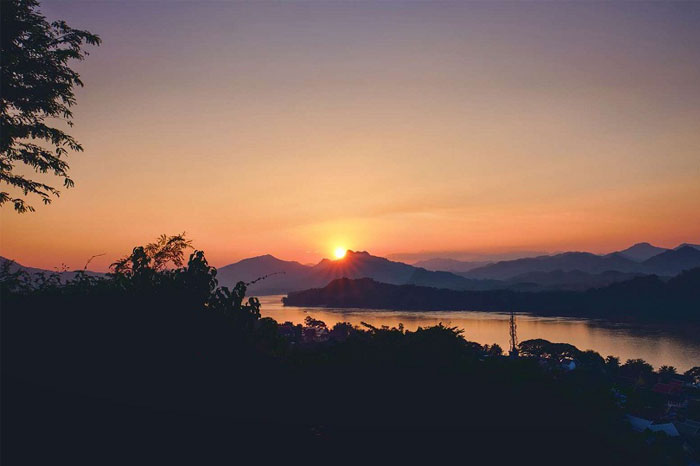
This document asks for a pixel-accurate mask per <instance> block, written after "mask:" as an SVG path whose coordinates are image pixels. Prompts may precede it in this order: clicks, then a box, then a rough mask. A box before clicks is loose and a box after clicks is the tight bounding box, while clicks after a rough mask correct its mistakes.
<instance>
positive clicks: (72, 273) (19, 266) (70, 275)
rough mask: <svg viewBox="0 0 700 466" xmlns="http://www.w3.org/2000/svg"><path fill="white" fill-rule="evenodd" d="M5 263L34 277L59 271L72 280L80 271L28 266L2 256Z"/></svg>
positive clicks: (92, 272)
mask: <svg viewBox="0 0 700 466" xmlns="http://www.w3.org/2000/svg"><path fill="white" fill-rule="evenodd" d="M4 263H9V264H10V266H9V271H10V272H16V271H18V270H22V271H24V272H26V273H28V274H29V275H30V276H32V277H33V276H35V275H36V274H41V273H43V274H47V275H48V274H54V273H57V274H58V275H59V276H60V277H61V281H66V280H71V279H73V278H75V275H76V273H77V272H78V270H62V271H58V270H47V269H39V268H36V267H28V266H26V265H22V264H20V263H18V262H17V261H15V260H12V259H8V258H6V257H2V256H0V264H4ZM83 272H84V273H85V274H87V275H90V276H93V277H101V276H104V275H105V274H104V273H101V272H94V271H92V270H84V271H83Z"/></svg>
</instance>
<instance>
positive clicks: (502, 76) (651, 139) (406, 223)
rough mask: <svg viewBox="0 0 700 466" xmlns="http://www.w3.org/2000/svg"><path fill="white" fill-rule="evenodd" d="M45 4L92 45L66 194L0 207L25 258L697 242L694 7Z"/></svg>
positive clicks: (11, 240) (305, 255)
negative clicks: (162, 240) (170, 243)
mask: <svg viewBox="0 0 700 466" xmlns="http://www.w3.org/2000/svg"><path fill="white" fill-rule="evenodd" d="M42 11H43V12H44V14H46V15H47V16H48V17H49V19H65V20H66V21H67V22H68V24H69V25H71V26H73V27H76V28H85V29H88V30H90V31H91V32H94V33H97V34H99V35H100V36H101V37H102V39H103V41H104V42H103V45H102V46H101V47H98V48H93V49H91V55H90V56H89V57H88V59H87V60H86V61H85V62H83V63H80V64H78V65H77V69H78V71H79V72H80V73H81V75H82V79H83V81H84V82H85V88H83V89H79V90H78V92H77V100H78V104H77V106H76V107H75V127H74V128H73V130H72V131H73V134H74V135H75V136H76V138H77V139H78V140H79V141H80V142H81V143H82V144H83V146H84V147H85V152H84V153H81V154H72V155H71V156H70V158H69V162H70V165H71V175H72V178H73V179H74V180H75V182H76V187H75V188H73V189H70V190H63V193H62V196H61V197H60V198H59V199H56V200H55V201H54V202H53V203H52V204H51V205H49V206H42V205H40V203H39V201H38V199H32V201H34V202H33V203H34V204H35V206H36V207H37V211H36V212H35V213H30V214H23V215H18V214H15V213H14V212H13V211H12V210H11V208H10V207H4V208H3V211H2V226H1V234H2V238H1V239H2V243H1V245H0V255H2V256H4V257H9V258H13V259H15V260H17V261H19V262H20V263H22V264H24V265H29V266H34V267H44V268H53V267H55V266H59V265H60V264H61V263H65V264H66V265H67V266H68V267H70V268H74V267H82V266H83V264H84V263H85V261H86V260H87V259H88V258H89V257H90V256H92V255H94V254H100V253H105V256H102V257H99V258H97V259H95V261H94V263H93V264H91V268H94V269H96V270H106V268H107V266H108V265H109V263H111V262H113V261H114V259H115V258H117V257H118V256H121V255H124V254H126V253H128V252H129V251H130V249H131V248H132V247H133V246H135V245H137V244H143V243H145V242H148V241H150V240H152V239H154V238H155V237H156V236H157V235H159V234H161V233H168V234H174V233H179V232H182V231H186V232H187V234H188V236H189V237H190V238H192V239H193V240H194V245H195V246H196V247H197V248H198V249H203V250H204V251H205V252H206V254H207V257H208V258H209V261H210V263H212V264H213V265H215V266H221V265H225V264H227V263H230V262H233V261H236V260H240V259H242V258H245V257H249V256H253V255H260V254H265V253H270V254H273V255H275V256H277V257H280V258H282V259H288V260H298V261H301V262H304V263H306V262H316V261H317V260H319V259H320V258H322V257H331V255H332V254H333V251H334V249H335V248H336V247H338V246H343V247H347V248H351V249H360V250H367V251H369V252H371V253H373V254H376V255H383V256H388V255H392V257H397V258H400V257H402V255H406V254H409V253H418V252H420V253H423V254H425V255H426V256H438V257H439V256H445V255H446V254H451V255H453V256H455V257H466V255H467V253H468V252H504V251H512V250H537V251H562V250H589V251H592V252H609V251H612V250H615V249H618V248H624V247H627V246H629V245H631V244H633V243H635V242H639V241H650V242H652V243H654V244H657V245H659V246H666V247H670V246H675V245H677V244H678V243H681V242H700V27H698V25H699V24H700V3H697V2H685V3H677V4H676V3H670V2H663V3H653V4H645V3H639V2H626V3H619V4H611V3H600V4H598V3H588V2H586V3H585V4H582V3H578V4H577V3H552V2H547V3H492V2H489V3H466V2H465V3H459V4H449V3H413V2H411V3H398V2H381V3H365V2H353V3H342V4H341V3H337V2H329V3H321V2H311V1H309V2H275V3H264V2H250V3H234V2H224V1H217V2H210V3H205V2H175V1H169V2H165V1H163V2H156V1H139V2H136V1H130V2H127V1H119V2H117V1H113V2H88V1H84V2H71V1H43V2H42ZM52 182H57V183H59V181H58V180H55V179H54V180H52ZM406 257H407V256H406ZM93 265H94V267H93Z"/></svg>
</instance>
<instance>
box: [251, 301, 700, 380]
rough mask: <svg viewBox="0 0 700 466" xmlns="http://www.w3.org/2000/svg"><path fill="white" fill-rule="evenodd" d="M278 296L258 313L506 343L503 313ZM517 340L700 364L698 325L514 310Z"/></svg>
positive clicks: (681, 367) (300, 320) (296, 320)
mask: <svg viewBox="0 0 700 466" xmlns="http://www.w3.org/2000/svg"><path fill="white" fill-rule="evenodd" d="M281 300H282V296H262V297H261V298H260V302H261V304H262V310H261V312H262V315H263V317H271V318H273V319H275V320H276V321H278V322H280V323H282V322H286V321H290V322H293V323H295V324H299V323H303V321H304V319H305V318H306V316H312V317H313V318H314V319H319V320H322V321H324V322H325V323H326V324H327V325H328V326H329V327H332V326H333V325H334V324H336V323H337V322H350V323H351V324H353V325H360V323H361V322H366V323H368V324H371V325H374V326H376V327H379V326H382V325H387V326H390V327H395V326H398V325H399V323H402V324H403V325H404V327H405V328H406V329H407V330H415V329H416V328H418V327H428V326H431V325H437V324H439V323H440V322H442V323H443V324H444V325H448V326H456V327H459V328H461V329H463V330H464V336H465V338H466V339H467V340H471V341H475V342H477V343H481V344H493V343H498V344H499V345H500V346H501V347H502V348H503V349H504V350H507V348H508V318H509V316H508V315H507V314H503V313H494V312H478V311H443V312H441V311H437V312H436V311H388V310H369V309H332V308H313V307H284V306H283V305H282V301H281ZM517 325H518V339H519V340H520V341H524V340H529V339H532V338H544V339H545V340H549V341H552V342H564V343H570V344H572V345H574V346H576V347H577V348H579V349H581V350H587V349H592V350H594V351H597V352H598V353H600V354H601V355H602V356H603V357H605V356H607V355H613V356H618V357H619V358H620V359H621V360H622V361H623V362H624V361H625V360H627V359H633V358H642V359H644V360H646V361H647V362H649V363H650V364H652V365H653V366H654V367H656V368H658V367H659V366H661V365H664V364H667V365H672V366H675V367H676V368H677V369H679V370H682V371H685V370H687V369H689V368H691V367H693V366H697V365H700V341H699V339H698V337H697V335H699V334H700V329H699V328H697V327H693V328H688V327H687V326H683V327H680V326H664V327H658V326H642V325H633V324H617V323H610V322H604V321H596V320H586V319H573V318H563V317H536V316H529V315H518V317H517Z"/></svg>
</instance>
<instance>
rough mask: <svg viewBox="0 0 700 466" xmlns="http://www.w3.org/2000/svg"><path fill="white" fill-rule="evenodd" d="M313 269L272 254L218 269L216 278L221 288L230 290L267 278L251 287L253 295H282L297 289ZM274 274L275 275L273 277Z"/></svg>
mask: <svg viewBox="0 0 700 466" xmlns="http://www.w3.org/2000/svg"><path fill="white" fill-rule="evenodd" d="M310 269H311V267H309V266H306V265H303V264H300V263H299V262H295V261H285V260H281V259H278V258H276V257H274V256H272V255H270V254H265V255H264V256H257V257H251V258H248V259H243V260H242V261H239V262H236V263H234V264H229V265H227V266H224V267H221V268H219V269H218V271H217V274H216V278H217V280H218V281H219V284H220V285H221V286H227V287H229V288H231V287H233V286H235V284H236V283H237V282H239V281H243V282H246V283H250V282H252V281H253V280H256V279H258V278H260V277H264V276H267V278H265V279H264V280H260V281H258V282H256V283H253V284H251V285H250V286H249V288H248V289H249V290H250V292H251V293H252V294H260V295H264V294H280V293H286V292H288V291H289V290H293V289H295V287H296V286H297V284H298V283H300V280H301V277H303V276H305V275H306V274H307V273H308V271H309V270H310ZM273 274H274V275H273Z"/></svg>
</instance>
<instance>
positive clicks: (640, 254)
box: [614, 242, 668, 262]
mask: <svg viewBox="0 0 700 466" xmlns="http://www.w3.org/2000/svg"><path fill="white" fill-rule="evenodd" d="M666 251H668V249H666V248H660V247H658V246H654V245H653V244H651V243H647V242H643V243H637V244H634V245H632V246H630V247H628V248H627V249H623V250H622V251H617V253H616V254H619V255H621V256H623V257H626V258H627V259H630V260H633V261H635V262H644V261H646V260H648V259H651V258H652V257H654V256H657V255H659V254H661V253H663V252H666ZM614 254H615V253H614Z"/></svg>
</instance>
